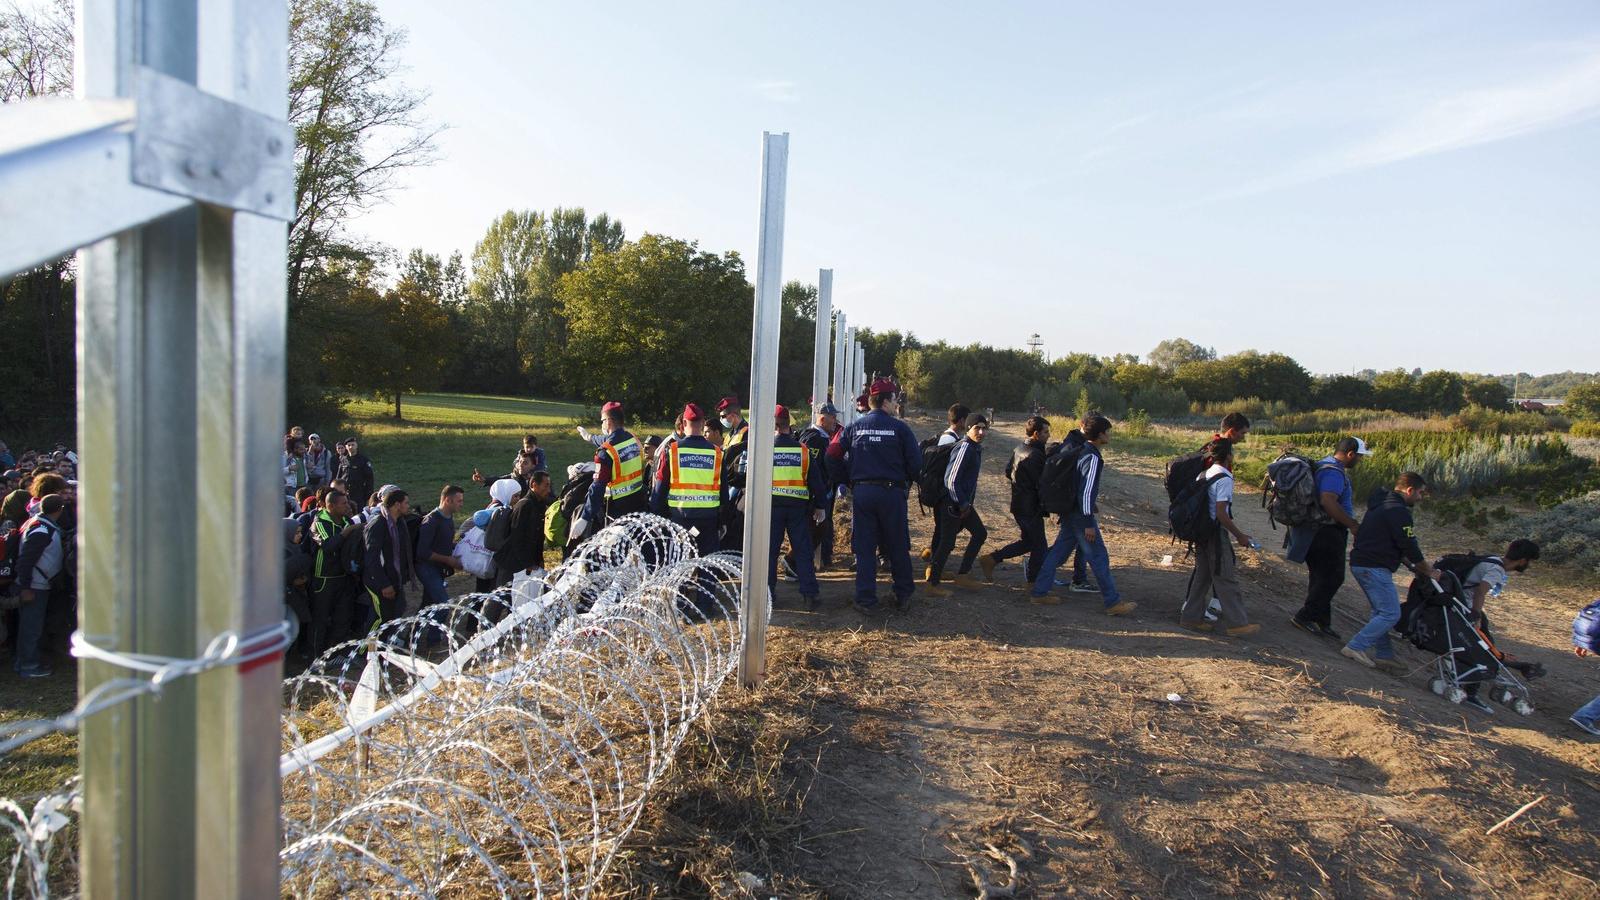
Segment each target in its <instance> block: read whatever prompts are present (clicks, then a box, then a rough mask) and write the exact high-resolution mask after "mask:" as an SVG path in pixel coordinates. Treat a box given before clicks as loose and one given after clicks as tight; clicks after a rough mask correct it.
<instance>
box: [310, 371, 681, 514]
mask: <svg viewBox="0 0 1600 900" xmlns="http://www.w3.org/2000/svg"><path fill="white" fill-rule="evenodd" d="M345 410H346V415H347V421H346V422H345V423H344V424H343V425H342V426H341V428H339V429H330V430H319V429H326V428H327V426H325V425H320V424H319V423H302V424H304V427H305V428H306V430H307V431H308V432H311V431H317V432H318V433H320V434H322V435H323V436H324V437H325V438H328V439H329V440H335V439H342V438H345V437H348V436H349V435H351V434H354V435H355V436H356V437H358V438H359V439H360V441H361V452H363V453H365V454H366V455H367V456H368V457H370V458H371V459H372V467H373V471H374V474H375V475H376V477H377V484H378V485H383V484H391V483H392V484H397V485H399V486H400V487H402V488H404V489H405V490H406V491H407V493H409V494H411V495H412V497H413V505H414V506H417V507H420V508H421V509H422V511H424V512H426V511H427V509H429V508H431V507H432V504H433V502H434V501H435V499H436V498H437V497H438V493H439V489H440V488H442V487H443V486H444V485H446V484H459V485H461V486H462V487H463V488H466V489H467V507H468V508H469V509H477V508H479V507H482V506H483V505H484V504H485V503H487V502H488V501H489V489H488V486H487V485H484V486H481V487H480V486H478V485H474V484H473V483H472V470H473V468H474V467H476V468H477V469H478V470H479V471H480V472H482V473H483V476H484V477H485V478H486V479H492V478H494V477H495V476H497V475H503V474H505V473H507V472H509V471H511V463H512V460H513V459H514V458H515V457H516V453H517V451H518V450H520V449H521V447H522V436H523V435H524V434H529V433H532V434H536V435H538V436H539V446H540V447H543V448H544V452H545V456H546V458H547V460H548V462H549V466H550V477H551V478H552V479H553V480H554V481H555V484H556V487H557V488H560V486H561V484H562V482H564V481H565V480H566V468H567V466H569V465H571V464H572V463H575V462H581V461H583V460H587V459H592V458H593V457H594V449H593V448H592V447H591V446H590V445H588V444H587V443H586V442H585V441H584V440H583V439H582V438H580V437H578V434H577V431H576V426H577V425H580V424H581V425H583V426H584V427H585V428H588V429H590V430H591V431H593V430H595V429H597V428H598V427H599V419H600V413H599V410H598V409H590V408H588V407H586V406H583V405H581V404H577V403H560V402H556V401H550V400H531V399H530V400H519V399H516V398H514V397H489V396H483V395H475V394H417V395H415V396H410V397H406V398H405V399H404V401H403V403H402V412H403V413H404V415H405V419H404V421H399V422H397V421H395V419H394V417H393V411H394V407H393V404H391V403H388V402H384V401H378V400H355V401H352V402H350V403H349V404H348V405H347V406H346V407H345ZM634 430H635V431H636V433H638V435H639V437H641V438H643V437H645V436H646V435H650V434H666V433H667V432H669V431H670V430H671V427H670V426H661V425H656V426H654V427H638V428H636V429H634ZM417 498H421V499H420V501H419V500H418V499H417ZM423 504H426V506H424V505H423Z"/></svg>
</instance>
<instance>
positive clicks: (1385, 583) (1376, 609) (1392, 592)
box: [1339, 444, 1437, 673]
mask: <svg viewBox="0 0 1600 900" xmlns="http://www.w3.org/2000/svg"><path fill="white" fill-rule="evenodd" d="M1341 446H1342V444H1341ZM1427 494H1428V482H1427V481H1426V480H1424V479H1423V477H1422V476H1421V475H1418V474H1417V473H1416V472H1406V473H1403V474H1402V475H1401V476H1400V477H1399V478H1398V479H1396V480H1395V484H1394V490H1392V491H1390V492H1389V493H1388V495H1387V496H1385V497H1383V498H1382V499H1381V500H1378V502H1376V503H1374V504H1373V505H1372V506H1370V507H1368V509H1367V514H1366V515H1365V516H1363V517H1362V519H1361V524H1360V525H1359V526H1357V528H1356V540H1355V546H1354V548H1352V549H1351V551H1350V574H1352V575H1354V576H1355V577H1356V583H1357V584H1359V585H1361V591H1362V593H1364V594H1366V595H1367V603H1368V604H1370V605H1371V606H1372V618H1371V619H1370V620H1369V621H1368V622H1367V624H1366V626H1365V627H1363V628H1362V629H1361V630H1360V631H1358V632H1356V636H1355V637H1353V638H1351V639H1350V643H1348V644H1345V645H1344V647H1343V648H1341V649H1340V650H1339V652H1340V653H1341V654H1343V655H1344V656H1346V657H1348V658H1350V659H1353V660H1355V661H1356V662H1358V663H1361V664H1362V665H1363V666H1366V667H1367V668H1369V669H1372V668H1379V669H1383V670H1384V671H1385V672H1391V673H1394V672H1404V671H1405V666H1404V665H1403V664H1401V663H1400V662H1399V661H1398V660H1396V659H1395V658H1394V646H1393V645H1392V644H1390V643H1389V631H1390V630H1391V629H1393V628H1394V626H1395V623H1396V622H1399V621H1400V589H1399V588H1397V587H1396V586H1395V583H1394V572H1395V570H1396V569H1398V568H1400V563H1401V562H1408V563H1410V564H1411V566H1412V571H1414V572H1416V573H1417V574H1418V575H1420V576H1422V577H1424V578H1430V579H1435V580H1437V579H1436V576H1435V575H1434V572H1433V567H1432V566H1430V565H1429V564H1428V560H1427V559H1426V558H1424V557H1423V555H1422V547H1421V546H1420V545H1419V544H1418V543H1417V529H1416V523H1415V521H1414V520H1413V519H1412V517H1411V507H1413V506H1415V505H1416V504H1417V503H1418V502H1419V501H1420V500H1422V499H1423V498H1424V497H1426V496H1427ZM1375 499H1376V498H1375ZM1369 650H1370V651H1373V655H1375V656H1376V657H1377V658H1376V660H1374V658H1373V655H1369V654H1368V651H1369Z"/></svg>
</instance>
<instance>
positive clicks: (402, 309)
mask: <svg viewBox="0 0 1600 900" xmlns="http://www.w3.org/2000/svg"><path fill="white" fill-rule="evenodd" d="M365 274H366V273H361V274H358V275H357V280H356V281H355V282H354V283H352V284H351V285H350V290H349V293H348V294H347V295H346V296H345V297H344V298H343V300H342V302H340V303H339V304H338V306H337V308H336V310H335V312H334V314H333V315H334V320H333V321H335V322H336V323H338V326H339V327H337V328H336V329H335V332H334V333H335V334H336V335H337V339H336V340H334V341H331V342H330V343H329V345H328V347H327V351H326V352H327V356H326V358H325V360H324V363H325V365H326V366H327V369H328V371H329V373H330V375H331V376H332V378H333V379H334V381H335V383H336V384H338V385H339V386H340V387H342V388H344V389H346V390H348V391H351V392H353V393H358V394H370V395H374V396H381V397H391V398H393V400H394V417H395V418H396V419H402V418H403V417H404V416H403V412H404V410H403V408H402V405H401V403H402V397H403V396H404V395H405V394H410V393H416V392H417V391H424V390H429V389H431V388H434V387H437V386H438V384H439V381H440V376H441V372H442V370H443V367H444V362H445V359H446V357H447V356H448V354H449V352H450V350H451V346H450V344H451V330H450V316H449V313H448V311H447V309H446V307H445V305H444V303H443V302H442V299H441V297H440V296H439V295H438V294H437V293H432V292H430V290H429V288H428V286H427V285H426V284H424V283H423V282H422V281H419V280H417V279H414V278H412V277H410V276H409V275H402V276H401V278H400V280H399V281H398V282H397V283H396V284H395V286H394V287H393V288H390V289H389V290H387V291H380V290H378V288H377V287H376V286H375V285H374V284H372V283H371V281H370V280H367V279H366V278H365V277H363V276H364V275H365ZM352 347H359V348H360V349H359V351H357V352H352V351H351V349H350V348H352Z"/></svg>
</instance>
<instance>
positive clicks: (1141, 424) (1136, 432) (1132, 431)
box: [1121, 409, 1151, 438]
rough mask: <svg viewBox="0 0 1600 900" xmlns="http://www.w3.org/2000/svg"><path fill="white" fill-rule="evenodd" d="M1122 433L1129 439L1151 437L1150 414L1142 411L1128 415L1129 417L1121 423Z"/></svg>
mask: <svg viewBox="0 0 1600 900" xmlns="http://www.w3.org/2000/svg"><path fill="white" fill-rule="evenodd" d="M1121 425H1122V433H1123V434H1125V435H1127V436H1128V437H1133V438H1146V437H1149V436H1150V432H1151V425H1150V414H1149V413H1147V412H1145V411H1144V410H1142V409H1136V410H1134V411H1133V412H1130V413H1128V417H1127V418H1126V419H1123V420H1122V422H1121Z"/></svg>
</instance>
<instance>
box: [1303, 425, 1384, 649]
mask: <svg viewBox="0 0 1600 900" xmlns="http://www.w3.org/2000/svg"><path fill="white" fill-rule="evenodd" d="M1371 455H1372V451H1371V450H1369V449H1367V442H1366V441H1363V440H1362V439H1360V438H1357V437H1346V438H1341V439H1340V441H1339V443H1338V444H1337V445H1335V447H1334V450H1333V453H1332V454H1331V455H1329V456H1325V457H1323V458H1322V459H1321V460H1320V461H1319V462H1318V463H1317V467H1316V479H1317V496H1318V498H1319V499H1320V501H1321V503H1322V509H1323V511H1324V512H1326V513H1327V514H1328V516H1329V518H1331V519H1333V521H1332V522H1330V523H1328V524H1326V525H1311V526H1306V527H1304V528H1296V529H1295V533H1294V534H1291V535H1290V551H1289V559H1290V560H1291V561H1298V559H1297V557H1298V558H1299V559H1303V560H1304V561H1305V564H1306V569H1307V571H1308V572H1309V573H1310V583H1309V584H1308V585H1307V587H1306V602H1305V605H1303V606H1301V607H1300V611H1299V612H1297V613H1295V614H1294V617H1293V618H1292V619H1291V620H1290V621H1291V623H1292V624H1293V625H1294V626H1295V627H1296V628H1299V629H1300V630H1302V631H1305V632H1309V633H1311V634H1314V635H1316V636H1318V637H1321V638H1326V639H1328V640H1331V641H1338V640H1342V639H1343V638H1342V637H1341V635H1340V634H1339V632H1337V631H1334V630H1333V597H1334V595H1335V594H1337V593H1339V587H1340V586H1341V585H1343V584H1344V566H1345V548H1346V547H1347V546H1348V544H1349V540H1350V535H1352V534H1354V533H1355V532H1356V529H1358V528H1359V527H1360V523H1359V522H1357V521H1356V518H1355V516H1356V507H1355V488H1354V487H1352V486H1351V483H1350V472H1351V470H1353V469H1354V468H1355V467H1356V466H1358V465H1360V463H1361V460H1362V459H1363V458H1365V457H1368V456H1371ZM1297 549H1298V552H1297Z"/></svg>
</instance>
